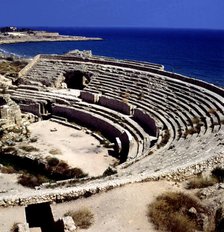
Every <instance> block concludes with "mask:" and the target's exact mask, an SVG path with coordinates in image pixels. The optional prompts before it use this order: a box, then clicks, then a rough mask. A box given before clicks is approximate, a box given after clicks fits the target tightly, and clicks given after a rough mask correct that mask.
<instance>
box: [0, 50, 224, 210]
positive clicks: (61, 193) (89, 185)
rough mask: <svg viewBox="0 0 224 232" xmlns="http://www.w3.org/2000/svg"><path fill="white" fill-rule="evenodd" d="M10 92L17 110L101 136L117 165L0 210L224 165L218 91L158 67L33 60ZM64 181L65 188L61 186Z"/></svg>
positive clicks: (84, 59)
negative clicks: (91, 177) (104, 173)
mask: <svg viewBox="0 0 224 232" xmlns="http://www.w3.org/2000/svg"><path fill="white" fill-rule="evenodd" d="M8 93H9V94H10V96H11V99H12V100H13V101H14V102H16V103H17V104H18V105H19V106H20V109H21V110H22V112H29V113H32V114H34V115H36V116H38V117H39V118H40V119H42V120H45V119H49V118H55V119H57V120H58V121H61V122H63V123H65V122H66V123H68V124H69V123H75V124H76V125H79V126H81V127H86V128H88V129H90V130H91V131H93V132H100V135H101V136H102V137H104V138H105V139H107V140H108V141H109V143H110V146H111V147H112V148H113V151H112V155H113V156H115V157H116V158H117V159H118V160H119V164H118V165H117V166H116V168H115V170H112V171H111V172H109V171H108V172H107V175H104V176H102V177H99V178H97V179H93V180H85V181H80V182H79V183H78V184H77V183H76V184H75V186H73V182H72V181H71V180H69V181H70V182H69V181H67V182H66V181H64V182H63V181H59V182H57V183H55V184H54V188H45V187H44V186H42V187H41V188H40V189H39V190H35V191H30V192H29V193H24V194H22V193H21V194H18V195H16V196H11V195H6V194H5V195H0V205H3V206H8V205H28V204H35V203H41V202H62V201H66V200H71V199H75V198H77V197H79V196H84V195H88V194H89V195H91V194H94V193H97V192H99V191H104V190H106V189H111V188H113V187H116V186H121V185H124V184H127V183H133V182H141V181H144V180H156V179H163V178H167V179H176V180H178V179H180V178H183V177H184V176H188V175H191V174H192V173H195V174H196V173H200V172H202V171H203V170H205V169H212V168H213V167H214V166H215V165H219V164H221V163H222V162H223V161H224V153H223V138H224V137H223V136H224V129H223V128H224V90H223V89H222V88H219V87H217V86H214V85H212V84H209V83H206V82H204V81H200V80H197V79H192V78H188V77H185V76H182V75H179V74H176V73H171V72H167V71H165V70H164V67H163V66H162V65H157V64H151V63H147V62H136V61H127V60H116V59H112V58H107V57H100V56H94V55H92V54H91V53H90V52H79V51H73V52H71V53H68V54H65V55H38V56H37V57H35V58H34V59H33V61H31V63H30V64H28V66H26V67H25V68H24V69H23V70H21V72H20V74H19V79H18V86H13V88H10V87H9V88H8ZM7 105H8V106H7V107H8V108H7V107H6V106H5V105H4V104H3V103H1V120H3V121H2V122H4V120H5V118H9V120H7V122H6V124H5V126H9V125H12V124H13V123H19V122H20V117H19V114H17V113H15V112H19V108H18V107H17V106H16V105H14V104H12V103H10V102H9V103H8V104H7ZM10 107H11V108H10ZM11 109H13V110H11ZM99 137H100V136H99ZM108 173H109V174H108ZM62 182H63V186H66V183H67V186H69V188H66V187H64V188H61V187H60V186H61V185H62Z"/></svg>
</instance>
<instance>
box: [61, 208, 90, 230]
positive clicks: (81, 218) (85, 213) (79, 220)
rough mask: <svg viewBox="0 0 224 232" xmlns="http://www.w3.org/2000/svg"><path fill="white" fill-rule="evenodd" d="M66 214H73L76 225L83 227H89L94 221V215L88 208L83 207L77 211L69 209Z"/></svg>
mask: <svg viewBox="0 0 224 232" xmlns="http://www.w3.org/2000/svg"><path fill="white" fill-rule="evenodd" d="M64 216H71V217H72V218H73V220H74V222H75V225H76V226H78V227H79V228H81V229H88V228H89V227H90V226H91V225H92V224H93V222H94V215H93V213H92V212H91V211H90V210H89V209H87V208H82V209H80V210H76V211H69V212H67V213H65V215H64Z"/></svg>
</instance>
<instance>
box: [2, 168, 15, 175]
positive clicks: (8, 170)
mask: <svg viewBox="0 0 224 232" xmlns="http://www.w3.org/2000/svg"><path fill="white" fill-rule="evenodd" d="M0 172H1V173H6V174H12V173H16V172H17V171H16V170H15V169H14V168H13V167H12V166H3V167H0Z"/></svg>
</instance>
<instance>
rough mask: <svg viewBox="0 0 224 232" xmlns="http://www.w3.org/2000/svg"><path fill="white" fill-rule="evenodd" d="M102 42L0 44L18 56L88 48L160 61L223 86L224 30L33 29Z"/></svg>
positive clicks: (122, 57) (123, 57)
mask: <svg viewBox="0 0 224 232" xmlns="http://www.w3.org/2000/svg"><path fill="white" fill-rule="evenodd" d="M34 29H44V30H47V31H57V32H59V33H60V34H64V35H81V36H90V37H101V38H103V39H104V40H103V41H85V42H38V43H23V44H11V45H0V51H5V52H8V53H14V54H17V55H20V56H28V57H30V56H34V55H36V54H39V53H42V54H51V53H53V54H63V53H66V52H68V51H70V50H74V49H80V50H92V52H93V53H94V54H96V55H103V56H110V57H115V58H121V59H132V60H139V61H148V62H153V63H160V64H163V65H164V66H165V69H166V70H169V71H172V72H177V73H180V74H184V75H187V76H190V77H194V78H198V79H202V80H205V81H207V82H211V83H213V84H216V85H219V86H222V87H224V31H218V30H217V31H215V30H183V29H143V28H141V29H134V28H131V29H128V28H126V29H124V28H120V29H119V28H34Z"/></svg>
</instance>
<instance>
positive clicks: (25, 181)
mask: <svg viewBox="0 0 224 232" xmlns="http://www.w3.org/2000/svg"><path fill="white" fill-rule="evenodd" d="M48 181H49V180H48V179H47V178H46V177H45V176H42V175H32V174H30V173H23V174H22V175H21V176H19V178H18V183H19V184H21V185H23V186H26V187H29V188H34V187H35V186H39V185H41V184H43V183H45V182H48Z"/></svg>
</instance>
